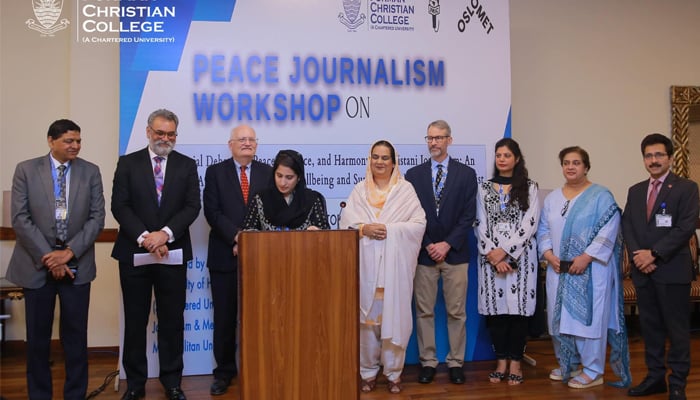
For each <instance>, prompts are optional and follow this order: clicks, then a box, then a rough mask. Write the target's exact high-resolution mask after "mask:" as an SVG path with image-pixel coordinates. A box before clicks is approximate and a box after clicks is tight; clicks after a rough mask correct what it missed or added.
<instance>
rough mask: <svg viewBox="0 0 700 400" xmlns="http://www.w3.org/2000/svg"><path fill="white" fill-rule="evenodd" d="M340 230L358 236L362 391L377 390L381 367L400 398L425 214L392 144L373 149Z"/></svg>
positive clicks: (391, 388) (375, 144)
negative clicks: (401, 167)
mask: <svg viewBox="0 0 700 400" xmlns="http://www.w3.org/2000/svg"><path fill="white" fill-rule="evenodd" d="M340 228H341V229H347V228H353V229H358V230H359V231H360V375H361V377H362V384H361V390H362V391H363V392H369V391H371V390H372V389H374V387H375V385H376V382H377V374H378V372H379V367H380V363H381V365H383V366H384V375H385V376H386V377H387V380H388V389H389V391H390V392H391V393H400V392H401V386H400V382H401V372H402V371H403V365H404V360H405V356H406V346H407V345H408V340H409V338H410V336H411V331H412V329H413V319H412V314H411V296H412V294H413V276H414V275H415V270H416V260H417V259H418V251H419V250H420V246H421V241H422V239H423V232H424V231H425V212H424V211H423V208H422V207H421V205H420V201H419V200H418V196H417V195H416V192H415V190H414V189H413V186H412V185H411V184H410V183H408V182H407V181H406V180H404V179H403V177H402V176H401V173H400V171H399V166H398V157H397V154H396V150H395V149H394V146H393V145H392V144H391V143H389V142H388V141H386V140H380V141H378V142H376V143H374V144H373V145H372V147H371V149H370V155H369V159H368V162H367V174H366V177H365V180H364V181H362V182H360V183H358V184H357V185H356V186H355V188H354V189H353V191H352V193H351V194H350V197H349V198H348V201H347V206H346V207H345V209H344V210H343V212H342V215H341V218H340Z"/></svg>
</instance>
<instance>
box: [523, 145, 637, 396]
mask: <svg viewBox="0 0 700 400" xmlns="http://www.w3.org/2000/svg"><path fill="white" fill-rule="evenodd" d="M559 159H560V162H561V165H562V172H563V174H564V178H566V182H565V184H564V187H562V188H560V189H556V190H554V191H553V192H552V193H550V194H549V195H548V196H547V198H546V199H545V201H544V207H543V210H542V213H541V216H540V223H539V228H538V231H537V243H538V250H539V254H540V257H541V258H542V259H544V260H546V261H547V319H548V321H547V322H548V326H549V333H550V335H551V336H552V341H553V344H554V351H555V355H556V357H557V360H558V361H559V365H560V368H558V369H555V370H553V371H552V373H551V374H550V378H551V379H553V380H569V378H570V377H572V379H571V380H569V382H568V385H569V387H572V388H577V389H583V388H588V387H593V386H597V385H600V384H602V383H603V373H604V371H605V355H606V346H607V344H608V343H609V344H610V345H611V347H612V350H611V356H610V362H611V365H612V368H613V371H614V372H615V373H616V374H617V375H618V376H619V377H620V379H621V381H620V382H615V383H614V384H613V385H614V386H622V387H624V386H627V385H629V383H630V381H631V376H630V373H629V350H628V348H627V332H626V330H625V329H626V328H625V324H624V313H623V304H622V287H621V276H620V268H619V266H620V265H619V263H620V255H621V240H620V237H619V233H620V209H619V207H618V206H617V204H616V203H615V199H614V198H613V196H612V193H610V191H608V190H607V189H606V188H604V187H603V186H600V185H596V184H593V183H591V182H590V181H589V180H588V178H587V173H588V170H589V169H590V161H589V158H588V153H586V151H585V150H583V149H581V148H579V147H569V148H566V149H564V150H562V151H561V152H560V153H559ZM562 260H563V261H570V262H571V266H570V270H569V271H568V272H564V267H566V265H565V264H566V263H564V265H563V266H562V263H561V261H562ZM579 365H581V366H582V367H583V368H582V370H579V369H578V366H579Z"/></svg>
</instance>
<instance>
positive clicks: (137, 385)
mask: <svg viewBox="0 0 700 400" xmlns="http://www.w3.org/2000/svg"><path fill="white" fill-rule="evenodd" d="M119 279H120V282H121V286H122V298H123V302H124V348H123V351H122V364H123V366H124V372H126V380H127V385H128V389H129V390H140V389H142V388H143V387H144V386H145V385H146V380H147V379H148V359H147V356H146V351H147V349H146V329H147V325H148V317H149V315H150V312H151V292H153V293H154V295H155V299H156V316H157V320H158V361H159V363H160V373H159V379H160V382H161V384H162V385H163V387H164V388H166V389H170V388H173V387H176V386H180V381H181V380H182V369H183V361H182V353H183V349H184V323H185V321H184V314H183V313H184V311H185V300H186V289H187V267H185V266H184V265H164V264H151V265H143V266H139V267H134V266H133V265H131V264H129V263H122V262H120V263H119Z"/></svg>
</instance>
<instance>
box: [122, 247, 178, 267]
mask: <svg viewBox="0 0 700 400" xmlns="http://www.w3.org/2000/svg"><path fill="white" fill-rule="evenodd" d="M149 264H167V265H182V249H174V250H170V251H168V255H167V256H165V257H158V256H156V255H155V254H153V253H138V254H134V267H140V266H142V265H149Z"/></svg>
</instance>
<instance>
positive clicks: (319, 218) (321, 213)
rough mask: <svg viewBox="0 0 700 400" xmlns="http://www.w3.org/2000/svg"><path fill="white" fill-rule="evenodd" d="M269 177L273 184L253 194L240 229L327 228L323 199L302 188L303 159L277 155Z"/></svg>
mask: <svg viewBox="0 0 700 400" xmlns="http://www.w3.org/2000/svg"><path fill="white" fill-rule="evenodd" d="M272 174H273V179H274V181H275V185H274V186H272V185H271V186H270V187H269V188H268V189H266V190H263V191H261V192H259V193H256V194H255V195H254V196H253V198H252V199H251V200H250V202H249V203H248V213H247V214H246V217H245V219H244V220H243V227H244V230H258V231H280V230H282V231H284V230H305V229H309V230H314V229H330V225H329V224H328V212H327V211H326V199H325V198H324V197H323V195H322V194H321V193H319V192H317V191H315V190H311V189H309V188H307V187H306V179H305V178H304V177H305V175H304V158H303V157H302V155H301V154H299V152H297V151H295V150H281V151H280V152H279V153H277V156H276V157H275V162H274V164H273V166H272Z"/></svg>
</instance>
